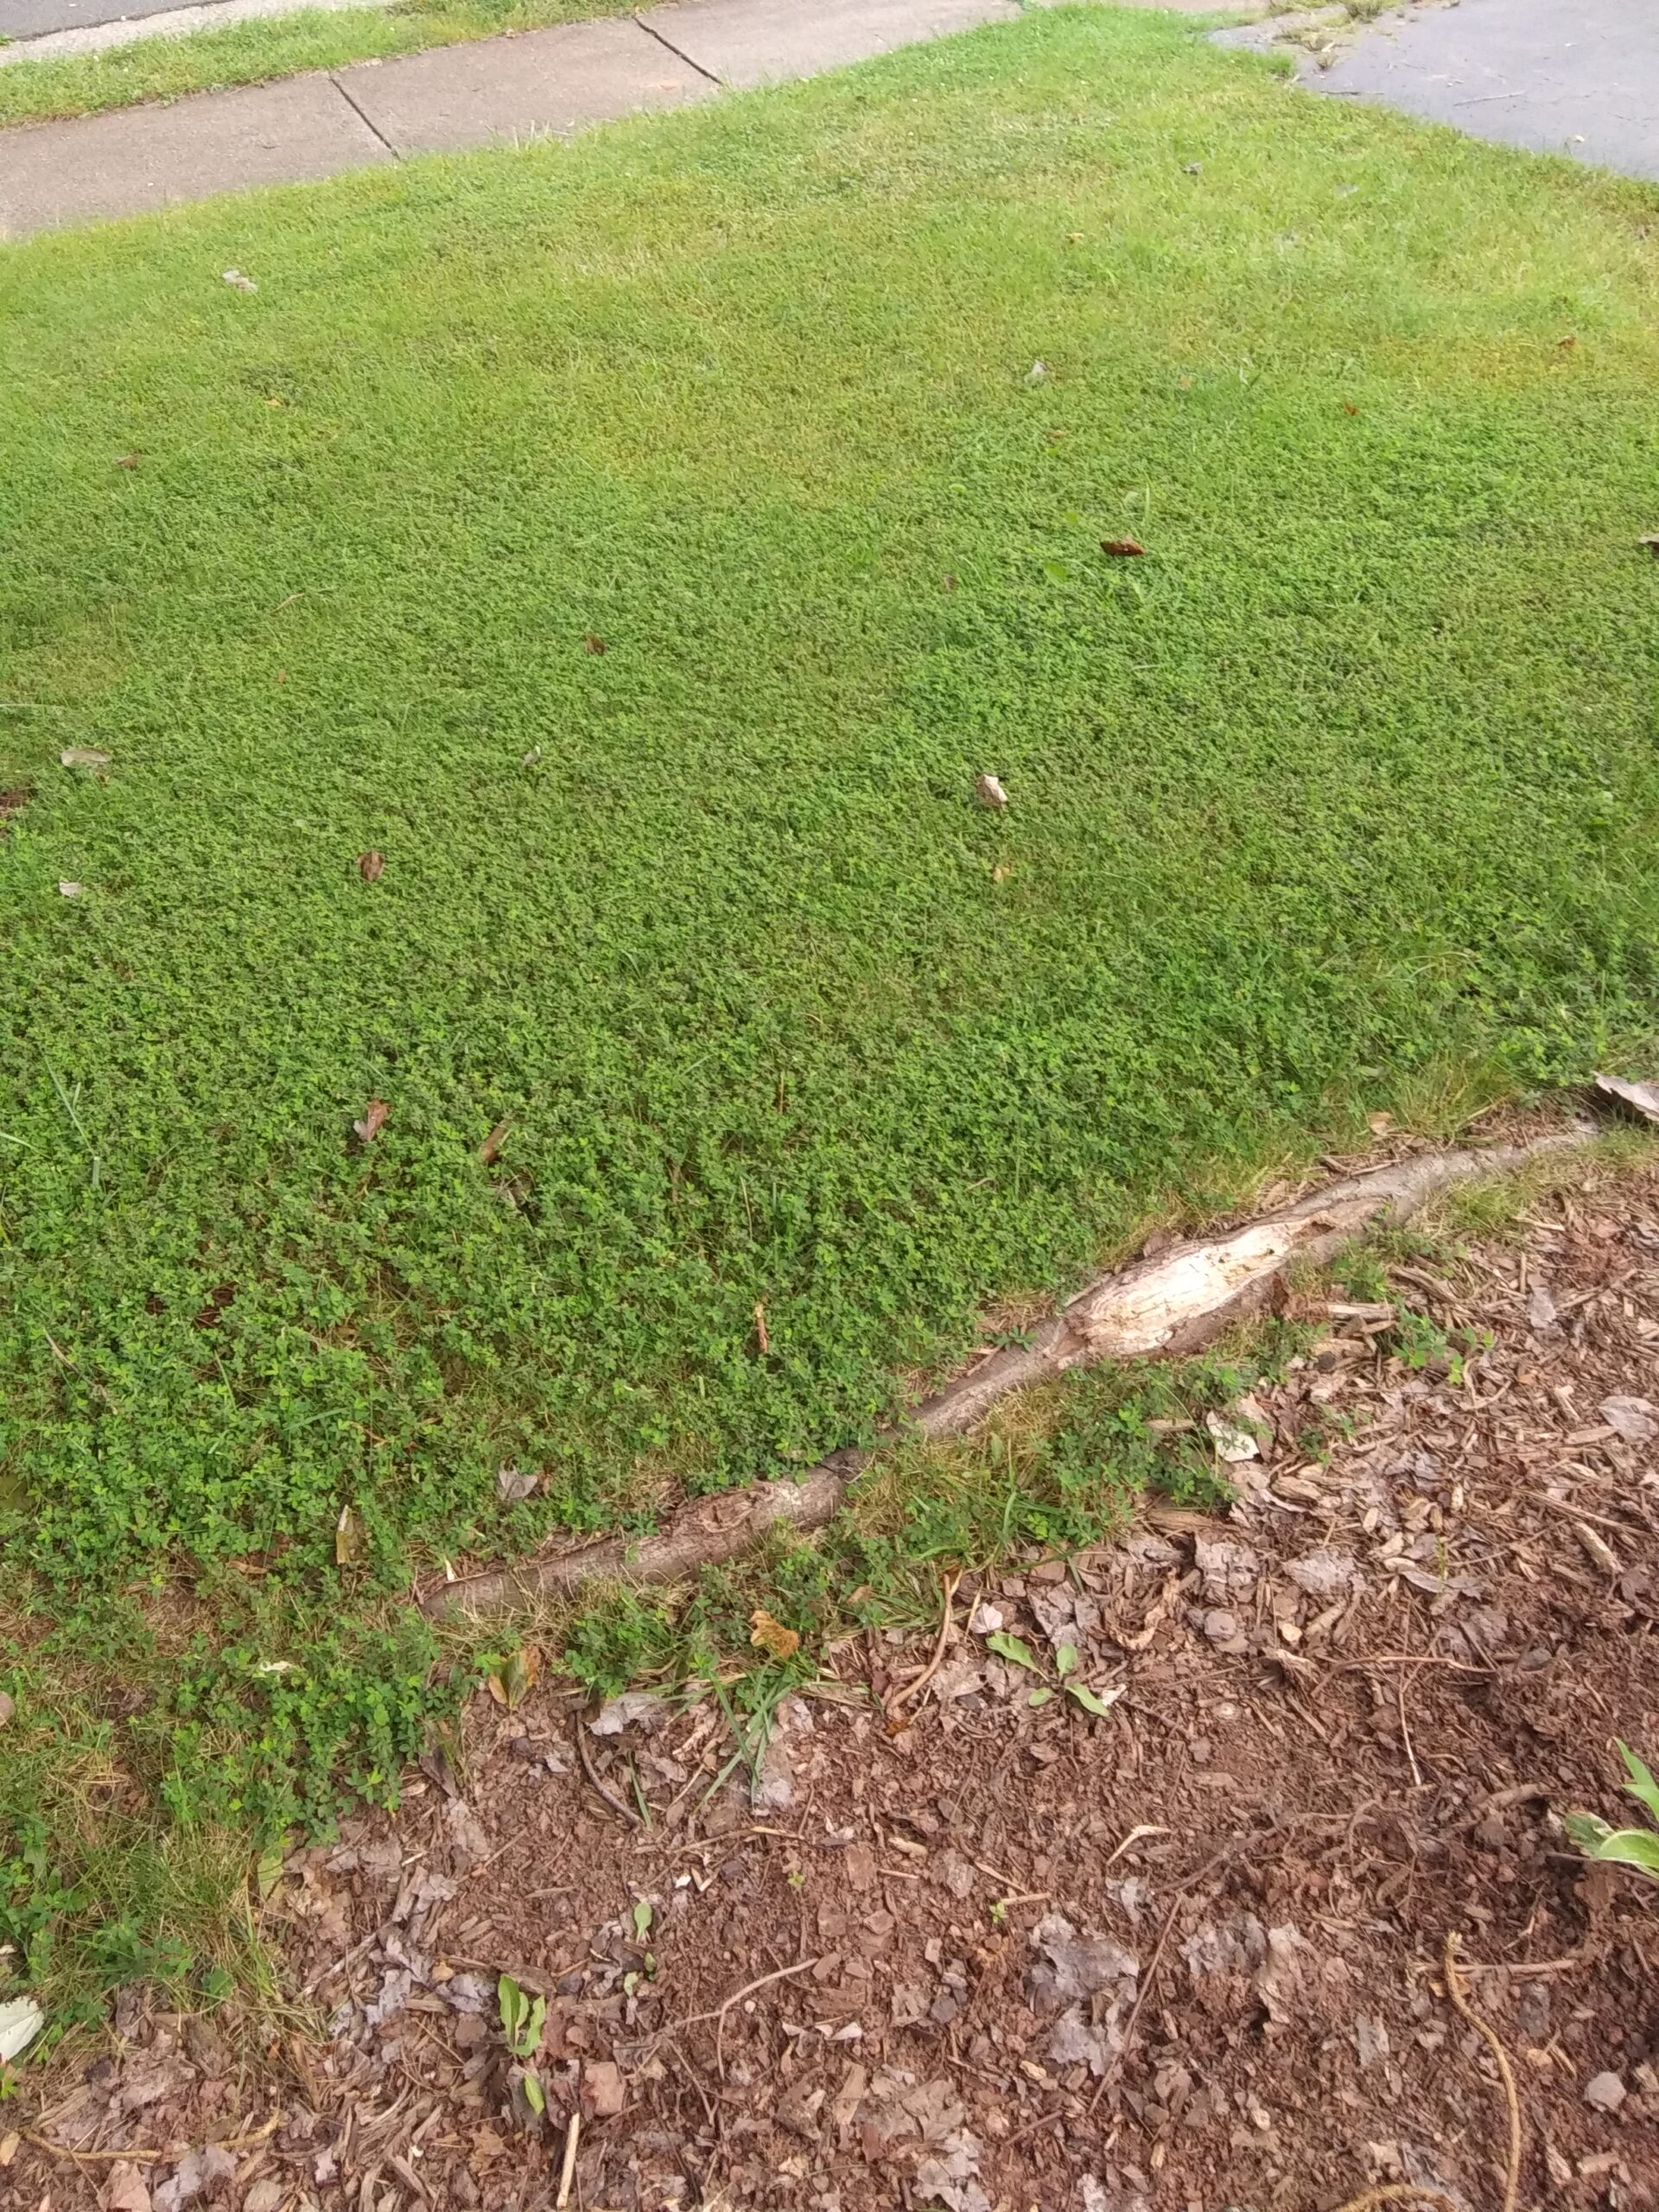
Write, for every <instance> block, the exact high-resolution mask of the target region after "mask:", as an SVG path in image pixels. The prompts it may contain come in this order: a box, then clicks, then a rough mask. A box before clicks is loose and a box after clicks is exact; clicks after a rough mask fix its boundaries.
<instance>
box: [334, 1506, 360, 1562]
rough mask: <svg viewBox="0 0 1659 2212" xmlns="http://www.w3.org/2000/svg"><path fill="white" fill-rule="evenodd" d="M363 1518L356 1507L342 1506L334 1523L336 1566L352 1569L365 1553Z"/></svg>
mask: <svg viewBox="0 0 1659 2212" xmlns="http://www.w3.org/2000/svg"><path fill="white" fill-rule="evenodd" d="M364 1548H365V1547H364V1542H363V1516H361V1514H359V1511H358V1510H357V1508H356V1507H355V1506H354V1505H342V1506H341V1507H340V1518H339V1520H338V1521H336V1522H335V1523H334V1565H335V1566H336V1567H351V1566H353V1565H354V1564H355V1562H356V1561H357V1560H360V1559H361V1558H362V1556H363V1553H364Z"/></svg>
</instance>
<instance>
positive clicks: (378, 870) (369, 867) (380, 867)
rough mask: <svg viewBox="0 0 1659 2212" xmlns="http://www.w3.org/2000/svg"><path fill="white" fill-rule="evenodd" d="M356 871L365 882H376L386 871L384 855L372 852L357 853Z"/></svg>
mask: <svg viewBox="0 0 1659 2212" xmlns="http://www.w3.org/2000/svg"><path fill="white" fill-rule="evenodd" d="M357 872H358V874H359V875H360V876H361V877H362V879H363V880H364V882H365V883H378V882H379V880H380V879H381V877H382V876H383V875H384V874H385V872H386V856H385V854H384V853H372V852H371V853H359V855H358V856H357Z"/></svg>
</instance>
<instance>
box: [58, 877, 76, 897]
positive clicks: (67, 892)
mask: <svg viewBox="0 0 1659 2212" xmlns="http://www.w3.org/2000/svg"><path fill="white" fill-rule="evenodd" d="M58 889H59V892H60V893H61V895H62V896H63V897H64V898H66V899H79V896H80V893H81V889H82V887H81V886H80V885H79V883H71V882H70V880H69V879H68V877H67V876H64V875H60V877H59V878H58Z"/></svg>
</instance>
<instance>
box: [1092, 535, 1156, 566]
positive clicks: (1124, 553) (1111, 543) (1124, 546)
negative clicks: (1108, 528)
mask: <svg viewBox="0 0 1659 2212" xmlns="http://www.w3.org/2000/svg"><path fill="white" fill-rule="evenodd" d="M1100 550H1101V551H1102V552H1103V553H1110V554H1111V555H1113V556H1114V557H1115V558H1116V559H1118V560H1123V561H1128V560H1133V559H1134V558H1135V556H1136V555H1137V554H1141V553H1144V552H1145V551H1146V550H1147V549H1146V547H1145V546H1144V545H1143V544H1142V543H1141V541H1140V539H1139V538H1138V537H1103V538H1102V539H1101V541H1100Z"/></svg>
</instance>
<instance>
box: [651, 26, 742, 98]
mask: <svg viewBox="0 0 1659 2212" xmlns="http://www.w3.org/2000/svg"><path fill="white" fill-rule="evenodd" d="M633 20H634V22H636V23H638V24H639V28H640V29H641V30H642V31H644V33H645V36H646V37H647V38H654V39H655V40H656V41H657V43H658V46H665V47H666V48H668V50H669V52H670V53H671V54H672V55H673V56H674V59H675V60H677V61H683V62H684V64H685V66H686V67H687V68H688V69H695V70H696V73H697V74H698V76H699V77H706V78H707V79H709V83H710V84H711V85H721V86H723V85H724V84H725V81H726V79H724V78H723V77H717V76H716V75H715V73H714V71H713V70H712V69H705V68H704V67H703V66H702V62H701V61H696V60H693V59H692V57H691V55H690V54H687V53H686V52H685V50H684V49H683V48H682V47H677V46H676V45H675V43H674V41H673V40H672V39H671V38H664V36H663V35H662V33H661V31H659V30H658V29H657V27H656V25H655V24H654V23H648V22H646V21H645V17H644V16H635V17H634V19H633Z"/></svg>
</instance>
